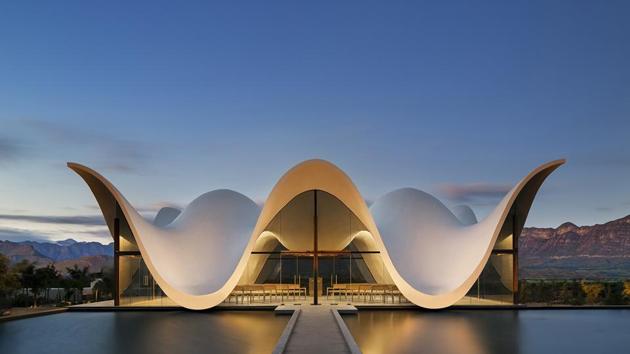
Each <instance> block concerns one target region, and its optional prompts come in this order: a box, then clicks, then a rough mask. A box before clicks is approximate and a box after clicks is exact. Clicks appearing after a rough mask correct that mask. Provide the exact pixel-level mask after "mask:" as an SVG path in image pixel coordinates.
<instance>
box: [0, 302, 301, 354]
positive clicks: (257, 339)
mask: <svg viewBox="0 0 630 354" xmlns="http://www.w3.org/2000/svg"><path fill="white" fill-rule="evenodd" d="M288 319H289V316H275V315H274V314H273V313H272V312H266V311H251V312H250V311H234V312H227V311H217V312H188V311H173V312H170V311H167V312H148V311H147V312H80V313H79V312H71V313H68V312H66V313H62V314H57V315H48V316H42V317H35V318H29V319H23V320H15V321H8V322H4V323H0V353H12V354H19V353H51V354H54V353H64V354H65V353H90V354H100V353H108V354H109V353H169V354H171V353H175V354H178V353H180V354H183V353H270V352H271V351H272V350H273V348H274V346H275V344H276V342H277V340H278V338H279V337H280V335H281V333H282V331H283V330H284V327H285V326H286V324H287V322H288Z"/></svg>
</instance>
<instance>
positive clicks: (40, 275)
mask: <svg viewBox="0 0 630 354" xmlns="http://www.w3.org/2000/svg"><path fill="white" fill-rule="evenodd" d="M35 278H36V279H37V280H38V282H39V283H40V286H41V287H42V288H43V289H44V291H45V299H46V301H48V294H49V292H50V288H51V287H53V286H54V285H56V284H58V282H59V279H60V278H61V276H60V275H59V272H58V271H57V269H56V268H55V265H54V264H52V263H51V264H49V265H47V266H46V267H43V268H38V269H36V270H35Z"/></svg>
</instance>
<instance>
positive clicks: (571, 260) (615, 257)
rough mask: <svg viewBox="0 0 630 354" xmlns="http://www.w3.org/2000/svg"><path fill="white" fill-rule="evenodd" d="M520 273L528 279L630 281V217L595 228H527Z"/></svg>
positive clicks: (574, 226)
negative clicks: (612, 279) (620, 279)
mask: <svg viewBox="0 0 630 354" xmlns="http://www.w3.org/2000/svg"><path fill="white" fill-rule="evenodd" d="M519 272H520V277H521V278H525V279H531V278H545V279H572V278H580V279H582V278H584V279H611V278H624V279H630V215H628V216H626V217H624V218H621V219H618V220H613V221H610V222H607V223H605V224H601V225H600V224H598V225H593V226H577V225H575V224H572V223H569V222H567V223H564V224H562V225H560V226H559V227H557V228H555V229H554V228H535V227H530V228H525V229H524V230H523V232H522V234H521V238H520V240H519Z"/></svg>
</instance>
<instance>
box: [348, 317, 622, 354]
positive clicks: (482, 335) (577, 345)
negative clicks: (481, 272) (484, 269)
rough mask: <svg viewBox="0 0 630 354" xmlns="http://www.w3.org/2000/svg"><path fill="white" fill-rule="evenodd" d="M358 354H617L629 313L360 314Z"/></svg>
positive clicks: (355, 325) (353, 326) (355, 323)
mask: <svg viewBox="0 0 630 354" xmlns="http://www.w3.org/2000/svg"><path fill="white" fill-rule="evenodd" d="M344 320H345V321H346V323H347V324H348V327H349V328H350V331H351V332H352V334H353V336H354V337H355V339H356V341H357V343H358V344H359V347H360V348H361V350H362V351H363V353H366V354H368V353H418V352H423V353H619V352H625V351H627V348H628V346H629V345H630V336H628V335H627V333H626V332H627V328H629V327H630V310H524V311H512V310H489V311H481V310H466V311H439V312H426V311H411V310H410V311H360V312H359V315H357V316H345V317H344Z"/></svg>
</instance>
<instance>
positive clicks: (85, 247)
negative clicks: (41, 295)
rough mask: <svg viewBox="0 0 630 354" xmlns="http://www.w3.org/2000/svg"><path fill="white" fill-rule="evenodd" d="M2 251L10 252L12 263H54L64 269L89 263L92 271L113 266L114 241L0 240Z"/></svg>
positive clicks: (6, 254) (41, 264)
mask: <svg viewBox="0 0 630 354" xmlns="http://www.w3.org/2000/svg"><path fill="white" fill-rule="evenodd" d="M0 253H2V254H4V255H5V256H7V257H8V258H9V260H10V261H11V263H17V262H19V261H21V260H27V261H29V262H36V264H37V266H41V267H43V266H46V265H48V264H50V263H54V264H55V266H56V267H57V269H58V270H59V271H62V272H63V271H64V270H65V269H66V267H72V266H74V264H77V265H78V266H79V267H89V271H90V272H98V271H100V270H101V269H102V268H103V267H112V266H113V254H114V244H113V243H110V244H107V245H103V244H101V243H98V242H77V241H75V240H72V239H67V240H64V241H58V242H50V243H48V242H35V241H22V242H12V241H0Z"/></svg>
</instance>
